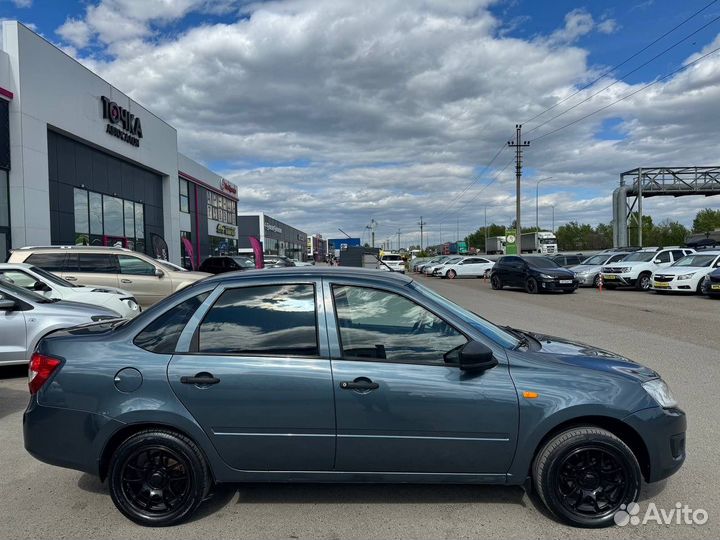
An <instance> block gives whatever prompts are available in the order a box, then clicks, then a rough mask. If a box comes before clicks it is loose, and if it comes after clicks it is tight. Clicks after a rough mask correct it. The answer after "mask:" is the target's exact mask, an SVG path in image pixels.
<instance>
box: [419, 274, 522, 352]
mask: <svg viewBox="0 0 720 540" xmlns="http://www.w3.org/2000/svg"><path fill="white" fill-rule="evenodd" d="M410 287H412V288H413V289H415V290H417V291H419V292H420V293H422V294H424V295H425V296H428V297H429V298H431V299H433V300H434V301H435V302H437V303H438V304H440V305H442V306H443V307H445V308H447V309H449V310H450V311H451V312H452V313H453V314H455V315H457V316H458V317H460V318H461V319H462V320H463V321H465V322H466V323H468V324H470V325H472V327H473V328H476V329H477V330H479V331H480V332H481V333H482V334H483V335H484V336H486V337H488V338H490V339H492V340H493V341H494V342H495V343H497V344H498V345H501V346H502V347H505V348H508V349H514V348H515V347H517V346H518V345H519V344H520V341H519V340H518V339H517V338H516V337H515V336H513V335H512V334H511V333H509V332H507V331H505V330H503V329H502V328H500V327H498V326H495V325H494V324H493V323H491V322H490V321H487V320H485V319H483V318H482V317H481V316H480V315H478V314H477V313H473V312H472V311H468V310H467V309H465V308H462V307H460V306H458V305H457V304H455V303H454V302H451V301H450V300H448V299H447V298H445V297H444V296H441V295H439V294H438V293H436V292H435V291H433V290H432V289H429V288H427V287H425V286H424V285H420V284H419V283H418V282H416V281H413V282H411V283H410Z"/></svg>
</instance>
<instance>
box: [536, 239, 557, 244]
mask: <svg viewBox="0 0 720 540" xmlns="http://www.w3.org/2000/svg"><path fill="white" fill-rule="evenodd" d="M540 243H541V244H556V243H557V240H556V239H555V238H540Z"/></svg>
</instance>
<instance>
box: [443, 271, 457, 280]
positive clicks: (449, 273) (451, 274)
mask: <svg viewBox="0 0 720 540" xmlns="http://www.w3.org/2000/svg"><path fill="white" fill-rule="evenodd" d="M445 277H446V278H448V279H455V278H456V277H457V272H456V271H455V270H448V271H447V274H445Z"/></svg>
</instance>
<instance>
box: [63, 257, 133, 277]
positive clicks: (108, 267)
mask: <svg viewBox="0 0 720 540" xmlns="http://www.w3.org/2000/svg"><path fill="white" fill-rule="evenodd" d="M64 270H65V271H66V272H83V273H87V274H117V273H118V272H119V269H118V263H117V257H116V256H115V255H109V254H107V253H72V254H69V255H68V259H67V262H66V264H65V269H64Z"/></svg>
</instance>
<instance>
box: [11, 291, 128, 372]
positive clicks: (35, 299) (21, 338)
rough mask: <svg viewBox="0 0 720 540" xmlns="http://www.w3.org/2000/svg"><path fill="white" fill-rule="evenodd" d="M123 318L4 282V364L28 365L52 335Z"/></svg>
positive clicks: (89, 306)
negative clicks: (41, 339)
mask: <svg viewBox="0 0 720 540" xmlns="http://www.w3.org/2000/svg"><path fill="white" fill-rule="evenodd" d="M119 317H120V316H119V315H118V314H117V313H115V312H114V311H112V310H110V309H107V308H103V307H98V306H91V305H90V304H81V303H79V302H67V301H64V300H55V299H50V298H46V297H44V296H42V295H40V294H37V293H35V292H33V291H28V290H27V289H24V288H22V287H18V286H17V285H13V284H12V283H9V282H7V281H5V280H3V279H0V365H9V364H25V363H27V362H28V361H29V360H30V355H31V354H32V352H33V349H35V345H36V344H37V342H38V341H39V340H40V338H42V337H44V336H46V335H48V334H49V333H50V332H53V331H55V330H58V329H60V328H68V327H70V326H77V325H79V324H85V323H92V322H98V321H103V320H109V319H117V318H119Z"/></svg>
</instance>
